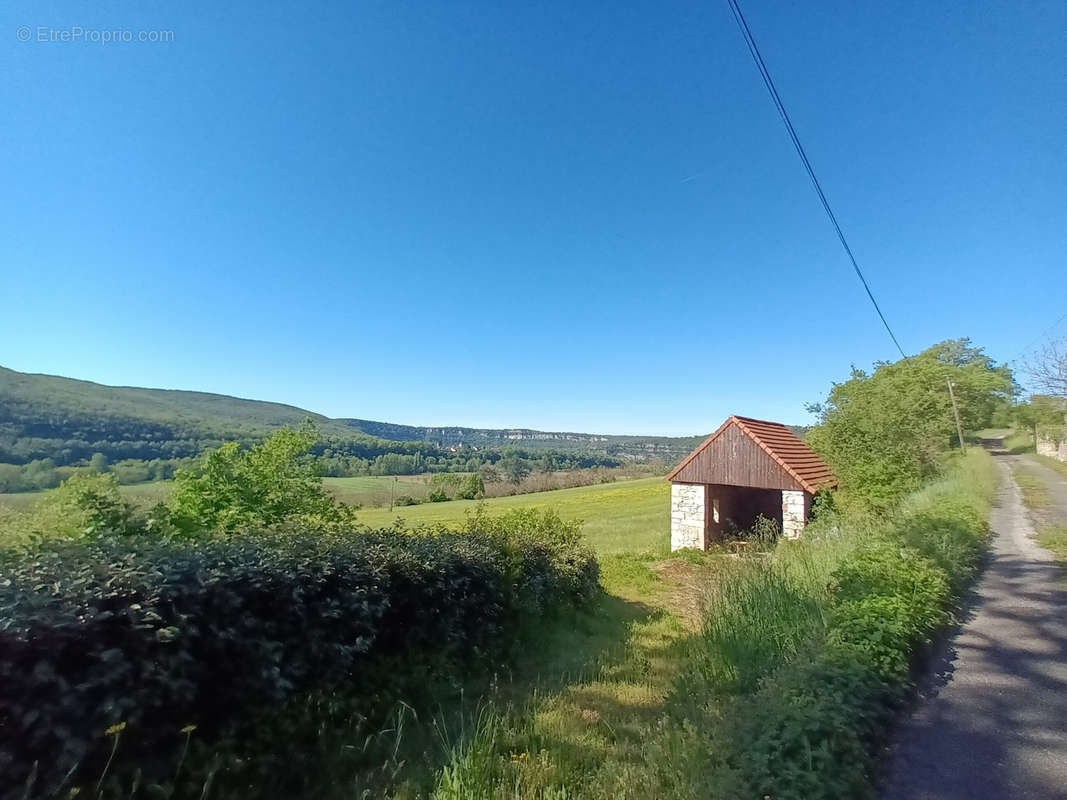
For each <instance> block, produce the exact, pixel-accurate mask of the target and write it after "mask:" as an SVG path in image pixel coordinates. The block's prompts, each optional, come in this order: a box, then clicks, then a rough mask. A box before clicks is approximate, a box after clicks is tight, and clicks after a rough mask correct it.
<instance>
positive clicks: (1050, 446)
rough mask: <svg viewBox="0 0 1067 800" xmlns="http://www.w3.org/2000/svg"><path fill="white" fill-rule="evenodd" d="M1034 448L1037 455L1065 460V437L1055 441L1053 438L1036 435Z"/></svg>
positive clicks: (1066, 452) (1066, 457)
mask: <svg viewBox="0 0 1067 800" xmlns="http://www.w3.org/2000/svg"><path fill="white" fill-rule="evenodd" d="M1035 449H1036V450H1037V454H1038V455H1039V456H1048V457H1049V458H1055V459H1058V460H1059V461H1067V439H1064V440H1062V441H1059V442H1057V441H1056V440H1055V439H1051V438H1046V437H1044V436H1038V438H1037V442H1036V445H1035Z"/></svg>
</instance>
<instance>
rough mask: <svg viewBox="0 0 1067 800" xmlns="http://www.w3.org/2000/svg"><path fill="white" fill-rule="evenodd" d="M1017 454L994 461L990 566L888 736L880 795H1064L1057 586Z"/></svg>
mask: <svg viewBox="0 0 1067 800" xmlns="http://www.w3.org/2000/svg"><path fill="white" fill-rule="evenodd" d="M1016 459H1018V457H1017V456H1004V455H1002V456H998V457H997V461H998V469H999V470H1000V472H1001V475H1002V478H1003V482H1002V484H1001V488H1000V491H999V494H998V498H997V505H996V507H995V508H994V511H993V514H992V517H991V520H990V522H991V525H992V528H993V531H994V533H995V536H996V538H995V540H994V544H993V553H992V559H991V561H990V564H989V566H988V568H987V569H986V571H985V572H984V573H983V576H982V578H981V580H980V582H979V585H978V587H977V589H976V591H975V595H974V597H973V598H972V602H971V605H970V609H971V610H970V614H969V615H968V617H967V619H966V620H965V621H964V623H963V624H962V625H961V627H960V629H959V630H958V632H957V633H956V634H955V635H954V636H953V637H952V639H951V640H950V642H949V644H948V646H947V647H946V649H945V652H944V654H943V657H942V658H941V659H940V660H939V661H938V662H937V663H936V664H935V667H934V669H933V670H932V673H931V675H930V676H929V678H928V681H927V683H926V685H925V686H924V687H923V689H922V691H921V695H920V700H919V702H918V704H917V707H916V710H915V712H914V714H913V715H912V717H911V718H910V719H909V720H907V721H906V722H905V723H903V724H902V725H901V727H900V729H899V730H898V731H897V732H896V735H895V736H894V743H893V746H892V747H891V750H890V755H889V761H888V764H889V766H888V770H887V773H886V780H885V783H884V790H883V792H882V797H883V800H927V799H928V800H957V799H958V800H964V799H965V798H966V800H993V799H994V798H996V799H998V800H999V798H1005V799H1006V800H1009V799H1010V800H1046V799H1047V800H1067V583H1065V582H1064V578H1065V573H1064V571H1063V570H1062V569H1061V568H1060V567H1059V566H1057V565H1056V564H1054V563H1053V562H1052V561H1051V556H1050V555H1049V553H1048V552H1047V551H1045V550H1044V549H1043V548H1041V547H1039V546H1038V545H1037V544H1036V543H1035V542H1034V541H1033V540H1032V538H1031V536H1032V535H1033V528H1032V526H1031V524H1030V521H1029V519H1028V515H1027V513H1026V510H1025V509H1024V507H1023V505H1022V498H1021V495H1020V492H1019V489H1018V487H1017V486H1016V485H1015V482H1014V480H1013V479H1012V474H1011V464H1012V463H1013V462H1015V460H1016ZM1048 476H1051V477H1048V479H1049V480H1054V481H1056V482H1059V483H1060V484H1062V483H1063V481H1062V478H1060V477H1059V476H1058V475H1057V474H1056V473H1055V472H1053V471H1052V470H1048ZM1055 488H1056V489H1057V490H1058V491H1059V490H1062V491H1063V493H1064V494H1065V495H1067V487H1061V486H1056V487H1055ZM1065 522H1067V520H1065Z"/></svg>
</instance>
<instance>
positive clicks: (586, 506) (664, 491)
mask: <svg viewBox="0 0 1067 800" xmlns="http://www.w3.org/2000/svg"><path fill="white" fill-rule="evenodd" d="M353 480H359V479H353ZM669 497H670V487H669V485H668V484H667V483H666V482H665V481H664V480H663V478H642V479H639V480H632V481H618V482H616V483H602V484H597V485H595V486H581V487H578V488H576V489H559V490H557V491H554V492H538V493H536V494H520V495H512V496H511V497H495V498H492V499H489V500H481V501H479V500H452V501H449V502H447V503H423V504H422V505H417V506H408V507H405V508H397V509H394V510H393V511H389V510H388V509H367V510H365V511H361V512H360V514H359V520H360V522H363V523H365V524H367V525H369V526H371V527H372V528H379V527H386V526H388V525H390V524H391V523H392V522H393V521H394V520H395V519H397V518H398V517H399V518H402V519H403V520H404V521H405V522H407V523H409V524H418V523H420V522H444V523H457V522H462V521H463V519H464V515H465V514H466V513H467V512H468V511H470V510H472V509H473V508H474V507H475V506H477V505H478V503H479V502H483V503H485V504H486V506H487V507H488V508H489V510H490V511H492V512H499V511H506V510H508V509H512V508H554V509H556V511H558V512H559V515H560V516H561V517H563V518H564V519H582V520H584V521H585V524H584V525H583V526H582V531H583V532H584V533H585V536H586V538H587V539H588V541H589V544H590V545H592V547H593V548H595V549H596V551H597V552H598V553H599V554H601V555H607V554H611V553H624V552H631V553H632V552H642V551H657V552H659V551H662V552H663V553H664V554H666V549H667V545H668V538H669V537H668V530H669V521H670V509H669V505H670V503H669Z"/></svg>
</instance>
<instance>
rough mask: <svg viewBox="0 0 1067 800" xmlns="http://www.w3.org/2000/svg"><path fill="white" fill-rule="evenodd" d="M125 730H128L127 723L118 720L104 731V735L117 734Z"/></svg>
mask: <svg viewBox="0 0 1067 800" xmlns="http://www.w3.org/2000/svg"><path fill="white" fill-rule="evenodd" d="M124 730H126V723H125V722H118V723H116V724H114V725H112V726H111V727H110V728H107V729H106V730H105V731H104V736H115V735H116V734H119V733H122V732H123V731H124Z"/></svg>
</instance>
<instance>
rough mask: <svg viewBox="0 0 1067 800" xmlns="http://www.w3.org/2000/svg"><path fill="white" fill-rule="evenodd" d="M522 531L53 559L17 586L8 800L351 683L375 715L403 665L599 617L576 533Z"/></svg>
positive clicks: (7, 616) (118, 550)
mask: <svg viewBox="0 0 1067 800" xmlns="http://www.w3.org/2000/svg"><path fill="white" fill-rule="evenodd" d="M522 520H523V521H524V522H525V523H528V524H522V523H520V522H519V518H517V517H516V518H512V519H510V520H509V521H507V522H503V523H501V524H499V525H497V524H495V523H494V521H493V520H491V519H490V518H489V517H487V516H486V515H481V516H479V517H478V521H479V524H478V526H477V529H476V530H475V529H472V530H470V531H468V532H449V531H418V532H407V531H402V530H389V531H379V532H372V533H357V534H342V533H321V532H320V533H315V534H299V533H288V534H280V533H275V534H272V535H266V534H264V535H260V536H254V537H253V536H248V537H226V538H219V539H210V540H205V541H181V540H176V541H171V542H163V541H157V540H152V539H147V538H143V537H142V538H134V539H118V538H112V537H103V538H100V539H95V540H88V541H83V542H76V543H74V542H69V543H65V542H60V543H55V544H54V545H50V546H49V547H48V548H47V549H42V550H38V551H36V552H35V553H33V554H32V556H29V557H27V558H25V559H22V560H20V561H18V562H16V563H14V564H13V565H12V566H11V569H10V572H9V574H7V575H5V576H4V577H3V578H2V579H0V776H3V778H0V794H3V792H4V791H5V790H6V789H10V788H11V787H12V786H14V785H17V784H18V783H19V782H21V781H25V780H26V777H27V774H28V772H29V771H30V769H31V765H33V764H34V762H37V763H38V765H39V767H38V768H39V769H40V771H41V772H40V775H39V777H38V779H37V785H38V787H39V788H40V789H42V790H45V791H47V790H50V789H51V788H54V786H55V784H56V782H57V780H58V779H59V778H60V776H62V775H63V774H64V773H65V772H66V771H67V770H70V769H73V768H75V767H76V766H77V765H81V767H80V768H81V769H82V770H84V769H91V768H93V767H94V766H95V767H96V768H98V767H99V764H100V762H101V760H103V759H104V758H105V757H106V752H105V751H106V749H107V745H108V743H109V742H108V740H107V739H106V738H105V737H104V736H102V732H103V731H105V730H106V729H108V728H109V727H110V726H112V725H115V724H116V723H120V722H121V723H125V724H126V725H128V727H129V731H128V733H127V740H126V741H127V742H131V743H135V744H131V745H130V747H131V748H132V749H128V750H127V751H126V755H127V757H129V758H134V759H139V760H140V762H141V763H148V764H150V763H151V758H152V756H153V755H154V754H157V753H159V752H169V751H170V750H171V749H173V747H174V742H175V741H176V737H177V735H178V734H177V729H178V728H180V727H182V726H183V725H185V724H186V723H191V724H196V725H198V726H199V727H200V729H201V731H202V732H206V733H207V734H208V735H211V734H212V733H214V732H217V731H219V730H221V729H222V728H223V727H224V726H225V725H227V724H228V723H230V722H231V721H232V720H234V719H235V718H239V717H240V715H242V714H245V713H247V712H248V711H250V710H254V709H257V708H261V707H265V706H269V705H271V704H276V703H279V702H281V701H284V700H286V699H287V698H291V697H294V696H296V695H299V694H300V693H302V692H305V691H307V690H309V689H312V688H317V687H321V686H326V685H330V684H331V683H339V682H341V681H344V682H346V683H347V685H348V689H349V690H350V691H355V692H360V691H363V692H365V693H366V695H367V697H368V701H370V700H371V699H372V697H373V693H374V691H375V688H376V683H375V681H376V678H375V671H376V670H379V671H380V669H381V667H382V666H383V665H385V664H386V663H387V662H388V663H390V664H392V665H393V666H394V667H395V665H397V664H402V665H404V668H406V669H411V670H414V669H416V668H417V667H418V666H419V665H426V664H429V663H439V662H445V663H456V664H462V663H468V664H469V663H477V662H479V661H480V660H485V659H488V658H490V657H491V656H493V655H494V654H499V653H504V652H506V651H507V649H508V647H509V645H510V637H509V631H511V630H512V628H513V627H514V626H515V625H516V624H517V622H518V620H519V619H520V617H521V616H526V615H529V614H530V613H531V612H537V613H547V612H549V611H551V610H552V609H554V608H555V607H558V606H559V605H560V604H564V603H567V602H574V603H580V602H583V601H584V600H585V599H588V597H589V596H590V590H589V588H588V581H589V580H590V576H592V580H593V581H594V583H595V578H596V574H597V567H596V563H595V561H593V559H592V556H591V555H589V553H588V551H582V550H581V549H580V548H579V547H578V546H577V544H576V543H575V542H574V541H572V536H571V534H572V532H573V531H572V529H571V528H570V527H568V526H567V524H566V523H559V522H558V519H557V520H553V519H551V518H550V517H548V516H547V515H538V514H536V513H533V514H529V515H524V516H522ZM583 558H584V559H585V561H584V562H583V561H582V559H583ZM146 759H147V760H146Z"/></svg>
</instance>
